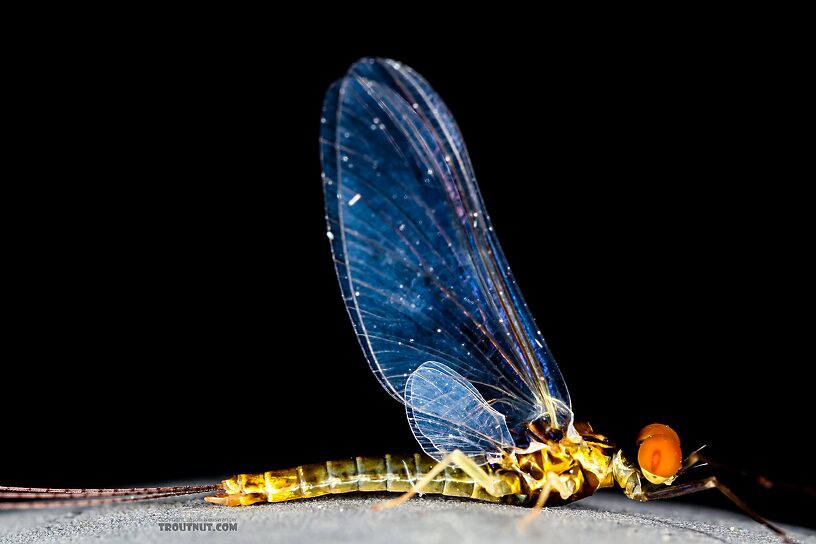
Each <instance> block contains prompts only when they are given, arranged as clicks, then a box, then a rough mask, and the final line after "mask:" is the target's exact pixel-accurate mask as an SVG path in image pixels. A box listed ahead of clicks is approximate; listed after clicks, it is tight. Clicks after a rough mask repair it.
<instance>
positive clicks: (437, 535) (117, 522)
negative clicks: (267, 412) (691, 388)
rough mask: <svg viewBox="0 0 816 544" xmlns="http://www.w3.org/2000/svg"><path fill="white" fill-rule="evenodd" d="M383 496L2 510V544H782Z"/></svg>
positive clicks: (750, 534) (656, 510)
mask: <svg viewBox="0 0 816 544" xmlns="http://www.w3.org/2000/svg"><path fill="white" fill-rule="evenodd" d="M382 498H383V496H381V495H377V496H363V495H356V496H352V495H345V496H342V495H341V496H337V497H328V498H322V499H313V500H310V501H300V502H291V503H283V504H263V505H255V506H252V507H246V508H226V507H216V506H212V505H209V504H206V503H204V502H203V501H202V500H201V497H200V496H197V497H193V498H183V499H165V500H163V501H158V502H152V503H151V502H146V503H128V504H122V505H117V506H106V507H94V508H74V509H70V510H67V509H62V510H38V511H24V512H19V511H18V512H0V542H2V543H10V544H11V543H14V544H22V543H29V542H31V543H33V542H37V543H51V542H94V543H98V542H133V543H140V544H146V543H153V542H170V543H176V542H178V543H182V542H230V543H232V542H235V543H242V544H243V543H250V544H251V543H254V542H263V543H279V542H280V543H299V542H309V543H311V542H315V543H319V542H343V543H361V544H368V543H371V544H380V543H381V544H399V543H421V544H436V543H439V544H455V543H456V544H458V543H474V544H481V543H485V544H503V543H508V542H512V543H514V544H525V543H528V542H529V543H536V544H542V543H553V544H556V543H558V544H563V543H567V542H568V543H575V544H578V543H584V542H586V543H597V542H621V543H641V542H642V543H646V542H649V543H654V542H658V543H662V542H669V543H670V542H678V543H679V542H700V543H703V542H705V543H711V542H714V543H716V542H734V543H736V542H749V543H753V542H780V540H779V539H778V538H777V537H776V536H775V535H773V534H772V533H770V532H769V531H767V530H766V529H765V528H764V527H762V526H760V525H758V524H756V523H754V522H753V521H752V520H751V519H749V518H747V517H743V516H740V515H738V514H732V513H731V512H725V511H720V510H711V509H700V508H697V507H694V506H689V505H686V504H682V503H677V502H671V501H665V502H662V503H660V502H657V503H649V504H641V503H634V502H632V501H629V500H627V499H625V498H623V497H621V496H619V495H614V494H599V495H597V496H595V497H591V498H589V499H586V500H583V501H580V502H578V503H576V504H573V505H569V506H564V507H558V508H550V509H545V510H544V511H543V512H542V513H541V515H540V516H539V517H538V518H537V519H536V520H535V521H534V522H533V523H532V524H531V525H530V526H529V527H528V528H527V529H526V530H524V531H520V530H519V529H518V528H517V527H516V523H517V521H518V520H519V519H520V518H521V517H522V516H523V515H524V514H525V513H526V512H527V510H526V509H523V508H518V507H511V506H503V505H493V504H485V503H479V502H471V501H463V500H456V499H445V498H436V497H424V498H421V499H415V500H412V501H410V502H409V503H408V504H407V505H405V506H403V507H400V508H397V509H392V510H387V511H384V512H379V513H377V512H373V511H372V510H371V508H370V507H371V505H372V504H374V503H375V502H377V501H378V500H381V499H382ZM218 520H222V521H228V522H235V523H237V524H238V530H237V531H236V532H229V533H224V532H220V533H219V532H180V531H179V532H164V531H161V530H160V524H161V523H173V522H197V521H212V522H213V523H217V522H218ZM786 529H788V530H789V531H790V534H791V535H792V536H793V537H794V538H795V539H796V541H797V542H812V543H816V532H815V531H812V530H809V529H803V528H794V527H786Z"/></svg>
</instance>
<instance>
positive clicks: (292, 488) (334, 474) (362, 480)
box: [205, 453, 502, 506]
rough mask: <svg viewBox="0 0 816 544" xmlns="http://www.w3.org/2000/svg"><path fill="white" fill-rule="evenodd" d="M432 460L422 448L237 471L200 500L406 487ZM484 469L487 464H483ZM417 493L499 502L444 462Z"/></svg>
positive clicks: (235, 502)
mask: <svg viewBox="0 0 816 544" xmlns="http://www.w3.org/2000/svg"><path fill="white" fill-rule="evenodd" d="M435 464H436V461H435V460H434V459H432V458H431V457H428V456H427V455H424V454H419V453H417V454H414V455H385V456H384V457H355V458H353V459H344V460H340V461H327V462H325V463H316V464H312V465H301V466H298V467H294V468H289V469H283V470H271V471H268V472H263V473H259V474H239V475H237V476H234V477H232V478H229V479H227V480H224V481H223V482H222V484H223V487H224V492H221V493H218V494H217V495H216V496H214V497H206V498H205V500H207V501H208V502H212V503H216V504H224V505H227V506H244V505H249V504H255V503H258V502H282V501H290V500H296V499H307V498H310V497H319V496H321V495H329V494H335V493H351V492H357V491H393V492H396V493H403V492H405V491H408V490H410V489H411V488H412V487H413V486H414V485H415V484H416V482H417V481H418V480H420V479H421V478H422V477H423V476H425V474H427V473H428V471H430V470H431V468H433V466H434V465H435ZM485 469H486V470H489V468H488V467H487V466H486V467H485ZM422 492H423V493H431V494H440V495H447V496H451V497H467V498H472V499H477V500H483V501H491V502H500V501H501V500H502V499H500V498H498V497H493V496H492V495H490V494H488V493H487V492H486V491H485V490H484V488H482V486H480V485H479V484H477V483H476V482H474V481H473V479H472V478H471V477H470V476H468V475H467V474H465V473H464V472H463V471H461V470H459V469H457V468H452V467H448V468H446V469H445V470H444V471H443V472H442V473H440V474H439V475H438V476H437V477H436V478H434V479H433V480H432V482H431V483H430V484H429V485H428V486H427V487H426V488H425V489H423V490H422Z"/></svg>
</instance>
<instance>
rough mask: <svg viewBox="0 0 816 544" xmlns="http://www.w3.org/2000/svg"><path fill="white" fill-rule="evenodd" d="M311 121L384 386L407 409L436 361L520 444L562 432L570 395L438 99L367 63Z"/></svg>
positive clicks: (355, 304)
mask: <svg viewBox="0 0 816 544" xmlns="http://www.w3.org/2000/svg"><path fill="white" fill-rule="evenodd" d="M321 123H322V127H321V159H322V164H323V183H324V192H325V197H326V213H327V220H328V236H329V238H330V240H331V242H332V251H333V254H334V259H335V264H336V267H337V273H338V279H339V281H340V286H341V290H342V292H343V298H344V300H345V302H346V306H347V309H348V311H349V315H350V317H351V320H352V323H353V324H354V328H355V331H356V333H357V336H358V338H359V340H360V344H361V346H362V348H363V351H364V352H365V355H366V358H367V359H368V362H369V364H370V365H371V368H372V370H373V371H374V373H375V375H376V376H377V377H378V378H379V380H380V382H381V383H382V384H383V386H384V387H385V389H386V390H387V391H388V392H389V393H390V394H391V395H392V396H394V397H395V398H396V399H398V400H400V401H401V402H406V399H405V388H406V383H407V381H408V377H409V376H410V375H411V373H412V372H414V371H415V370H416V369H417V368H419V367H420V365H422V364H423V363H425V362H426V361H438V362H440V363H441V364H443V365H445V366H446V367H448V368H449V369H451V370H452V371H453V372H455V373H456V374H458V375H460V376H462V377H463V378H464V379H466V380H467V381H469V382H470V383H471V384H473V386H474V387H475V389H476V390H478V392H479V393H480V395H481V396H482V397H483V398H484V399H485V400H486V402H488V403H490V406H492V407H493V408H494V409H495V410H497V411H498V412H500V413H501V414H502V415H503V416H504V417H505V418H506V423H507V426H508V428H509V430H510V431H511V433H512V434H513V435H514V437H515V438H516V439H517V440H518V438H519V437H522V436H523V435H524V428H525V425H526V423H528V422H529V421H531V420H533V419H536V418H538V417H544V418H545V419H547V420H548V421H550V422H551V423H552V424H554V425H556V426H559V427H567V426H568V425H569V424H570V422H571V419H572V412H571V406H570V400H569V394H568V392H567V388H566V386H565V384H564V382H563V378H562V377H561V374H560V371H559V370H558V367H557V366H556V364H555V361H554V359H553V358H552V356H551V355H550V353H549V351H548V349H547V347H546V344H545V343H544V339H543V338H542V337H541V335H540V333H538V332H537V331H538V329H537V328H536V326H535V323H534V321H533V318H532V316H531V315H530V314H529V312H528V311H527V309H526V304H525V303H524V301H523V299H522V296H521V293H520V291H519V289H518V287H517V286H516V283H515V281H514V280H513V278H512V274H511V273H510V269H509V267H508V266H507V263H506V261H505V258H504V256H503V254H502V251H501V248H500V247H499V244H498V241H497V239H496V237H495V234H494V233H493V228H492V226H491V225H490V220H489V217H488V216H487V214H486V212H485V209H484V205H483V203H482V198H481V195H480V194H479V190H478V187H477V185H476V180H475V178H474V177H473V173H472V168H471V166H470V161H469V159H468V157H467V152H466V150H465V148H464V143H463V141H462V138H461V136H460V134H459V130H458V129H457V127H456V125H455V123H454V121H453V119H452V117H451V115H450V113H449V112H448V110H447V108H446V107H445V106H444V104H443V103H442V101H441V100H440V99H439V97H438V96H437V95H436V93H434V92H433V90H431V88H430V87H429V86H428V84H427V83H426V82H425V81H424V80H422V78H421V77H420V76H418V75H417V74H416V73H415V72H413V71H412V70H410V69H409V68H407V67H405V66H404V65H400V64H399V63H396V62H394V61H388V60H375V59H364V60H362V61H360V62H358V63H356V64H355V65H354V66H352V68H351V69H350V70H349V72H348V73H347V75H346V76H345V77H344V78H343V79H342V80H340V81H338V82H337V83H335V84H334V85H333V86H332V87H331V88H330V89H329V92H328V93H327V96H326V100H325V103H324V110H323V117H322V118H321ZM414 431H415V434H416V433H417V429H416V428H415V429H414ZM418 438H419V436H418Z"/></svg>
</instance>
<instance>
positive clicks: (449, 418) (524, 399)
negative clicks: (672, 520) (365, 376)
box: [0, 59, 783, 534]
mask: <svg viewBox="0 0 816 544" xmlns="http://www.w3.org/2000/svg"><path fill="white" fill-rule="evenodd" d="M322 115H323V116H322V118H321V120H320V122H321V125H322V126H321V129H322V130H321V138H320V145H321V160H322V165H323V187H324V193H325V201H326V218H327V220H328V231H327V233H326V234H327V236H328V238H329V240H330V241H331V247H332V252H333V254H334V261H335V265H336V268H337V277H338V279H339V281H340V288H341V290H342V294H343V300H344V302H345V304H346V307H347V309H348V313H349V316H350V317H351V321H352V323H353V325H354V329H355V331H356V334H357V337H358V338H359V341H360V345H361V346H362V348H363V352H364V353H365V356H366V359H367V360H368V363H369V365H370V366H371V370H372V371H373V372H374V374H375V375H376V376H377V378H378V379H379V380H380V383H381V384H382V386H383V387H384V388H385V389H386V391H388V393H390V394H391V396H393V397H394V398H395V399H397V400H398V401H399V402H401V403H403V404H404V405H405V409H406V413H407V417H408V420H409V422H410V426H411V429H412V430H413V433H414V436H415V437H416V439H417V441H418V442H419V445H420V446H421V447H422V450H423V451H424V452H425V453H424V454H415V455H409V456H398V455H386V456H384V457H357V458H352V459H345V460H341V461H329V462H326V463H322V464H314V465H304V466H299V467H296V468H291V469H284V470H273V471H269V472H265V473H261V474H240V475H238V476H235V477H233V478H229V479H227V480H224V481H223V482H222V483H221V484H217V485H213V486H199V487H173V488H141V489H110V490H102V489H96V490H90V489H72V490H53V489H33V488H9V487H6V488H2V489H0V496H1V497H2V498H7V499H35V500H33V501H29V504H34V505H36V504H41V505H44V506H49V505H54V504H55V501H54V500H48V499H58V498H61V499H62V500H60V501H59V502H61V503H65V502H69V503H70V504H76V503H77V501H85V502H90V503H98V502H121V501H124V500H139V499H144V498H154V497H159V496H171V495H181V494H188V493H195V492H202V491H215V490H217V491H218V493H216V495H215V496H210V497H206V498H205V499H206V500H207V501H209V502H211V503H215V504H221V505H228V506H239V505H250V504H254V503H259V502H279V501H288V500H294V499H303V498H308V497H316V496H320V495H326V494H330V493H346V492H357V491H394V492H399V493H402V495H401V496H400V497H398V498H396V499H394V500H391V501H388V502H386V503H383V504H382V505H381V507H383V506H384V507H387V506H395V505H397V504H399V503H402V502H404V501H405V500H407V499H408V498H409V497H411V496H412V495H414V494H415V493H418V492H421V493H439V494H443V495H449V496H455V497H467V498H472V499H478V500H483V501H492V502H503V503H510V504H517V505H529V506H532V507H533V508H534V510H533V513H536V512H537V511H538V510H540V509H541V508H542V507H543V506H544V505H554V504H562V503H566V502H571V501H575V500H578V499H581V498H583V497H587V496H589V495H591V494H593V493H594V492H595V491H596V490H598V489H601V488H605V487H613V486H615V485H617V486H619V487H620V488H621V489H622V490H623V493H624V494H625V495H626V496H627V497H629V498H631V499H634V500H638V501H647V500H652V499H663V498H669V497H677V496H680V495H685V494H688V493H694V492H697V491H702V490H704V489H711V488H715V489H719V490H720V491H721V492H722V493H723V494H724V495H726V496H727V497H728V498H729V499H731V500H732V501H734V502H735V503H736V504H737V505H739V506H740V507H741V508H742V509H743V510H745V511H746V512H747V513H748V514H749V515H751V516H752V517H753V518H754V519H756V520H758V521H760V522H761V523H763V524H765V525H766V526H767V527H769V528H770V529H772V530H774V531H775V532H777V533H779V534H783V533H782V531H781V530H780V529H779V528H777V527H775V526H774V525H772V524H771V523H769V522H768V521H766V520H764V519H763V518H761V517H760V516H758V515H757V514H756V513H754V512H753V511H752V510H751V509H750V508H748V506H747V505H745V504H744V503H743V502H742V501H740V500H739V499H738V498H737V497H736V496H734V494H733V493H732V492H731V491H730V490H729V489H728V488H726V487H725V486H723V484H721V483H720V482H719V481H718V480H717V479H716V477H709V478H706V479H703V480H698V481H691V482H687V483H677V481H678V478H679V477H680V476H681V475H683V473H685V472H686V471H687V470H688V469H689V468H691V467H693V466H695V465H698V464H701V463H703V459H702V457H701V456H700V455H699V454H698V453H692V454H691V455H689V456H688V457H687V458H686V459H685V460H683V457H682V455H681V449H680V439H679V438H678V436H677V434H676V433H675V432H674V431H673V430H672V429H670V428H669V427H667V426H665V425H660V424H653V425H649V426H647V427H646V428H644V429H643V430H642V431H641V432H640V434H639V435H638V437H637V442H638V443H639V445H640V449H639V451H638V454H637V460H636V462H635V461H634V460H629V459H627V458H625V457H624V455H623V453H622V452H621V451H620V450H617V449H616V448H615V446H614V445H613V443H612V442H611V441H610V440H608V439H607V438H606V437H604V436H602V435H600V434H598V433H596V432H594V431H593V430H592V428H591V427H590V426H589V425H587V424H582V423H577V422H575V421H574V420H573V412H572V406H571V402H570V396H569V393H568V391H567V386H566V384H565V383H564V380H563V378H562V377H561V372H560V371H559V370H558V367H557V366H556V363H555V360H554V359H553V356H552V355H551V354H550V352H549V350H548V349H547V346H546V344H545V342H544V338H543V337H542V335H541V333H540V332H539V330H538V329H537V328H536V325H535V322H534V321H533V317H532V315H530V313H529V311H528V310H527V305H526V304H525V303H524V299H523V298H522V295H521V292H520V290H519V288H518V286H517V285H516V282H515V281H514V280H513V276H512V274H511V272H510V267H509V266H508V265H507V262H506V260H505V257H504V255H503V253H502V250H501V248H500V247H499V243H498V240H497V238H496V234H495V232H494V231H493V227H492V226H491V223H490V217H489V216H488V214H487V212H486V210H485V206H484V203H483V202H482V197H481V195H480V193H479V189H478V187H477V185H476V178H475V176H474V174H473V169H472V167H471V164H470V160H469V158H468V154H467V151H466V149H465V144H464V140H463V139H462V136H461V134H460V133H459V129H458V128H457V126H456V123H455V122H454V120H453V117H452V116H451V114H450V112H449V111H448V109H447V107H446V106H445V104H444V103H443V102H442V100H441V99H440V98H439V96H438V95H437V94H436V93H435V92H434V91H433V89H431V87H430V86H429V85H428V83H427V82H426V81H425V80H424V79H423V78H422V77H420V76H419V75H418V74H417V73H416V72H414V71H413V70H412V69H411V68H409V67H407V66H405V65H403V64H400V63H399V62H395V61H392V60H381V59H363V60H361V61H359V62H357V63H356V64H354V65H353V66H352V67H351V68H350V70H349V71H348V73H347V74H346V76H345V77H343V78H342V79H341V80H339V81H337V82H335V83H334V84H333V85H332V86H331V87H330V88H329V90H328V93H327V94H326V98H325V103H324V107H323V114H322ZM66 498H69V499H71V500H68V501H66V500H65V499H66ZM13 504H15V503H12V506H13ZM16 504H17V506H18V507H19V506H20V503H16ZM0 506H8V503H6V504H0ZM527 519H529V518H527Z"/></svg>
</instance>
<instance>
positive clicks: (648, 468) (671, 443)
mask: <svg viewBox="0 0 816 544" xmlns="http://www.w3.org/2000/svg"><path fill="white" fill-rule="evenodd" d="M638 443H639V444H640V449H639V450H638V464H639V465H640V470H641V472H643V476H644V477H645V478H646V479H647V480H649V481H650V482H652V483H654V484H662V483H665V482H666V481H667V480H669V479H671V478H673V477H674V475H675V474H677V471H678V470H680V465H681V463H682V462H683V453H682V452H681V450H680V438H679V437H678V436H677V433H676V432H674V431H673V430H672V429H671V428H669V427H667V426H666V425H660V424H658V423H655V424H652V425H648V426H646V427H644V428H643V430H642V431H640V433H639V434H638Z"/></svg>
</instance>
